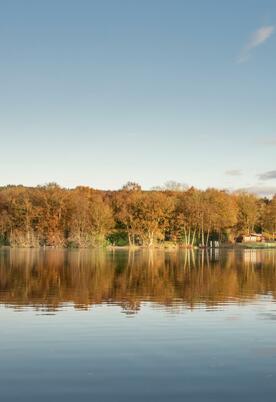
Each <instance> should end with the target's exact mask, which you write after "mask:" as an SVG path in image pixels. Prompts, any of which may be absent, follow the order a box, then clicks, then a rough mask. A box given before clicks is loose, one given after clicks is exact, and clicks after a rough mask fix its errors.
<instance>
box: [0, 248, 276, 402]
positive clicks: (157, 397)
mask: <svg viewBox="0 0 276 402" xmlns="http://www.w3.org/2000/svg"><path fill="white" fill-rule="evenodd" d="M275 300H276V251H273V250H240V251H234V250H214V251H195V252H192V251H185V250H181V251H171V252H170V251H157V250H152V251H146V250H139V251H135V252H128V251H126V250H122V251H121V250H119V251H104V250H98V251H96V250H92V251H91V250H90V251H89V250H81V251H78V250H72V251H66V250H35V249H33V250H24V249H11V250H9V249H0V317H1V330H0V392H1V401H3V402H8V401H20V402H25V401H40V402H41V401H51V402H53V401H54V402H55V401H59V402H60V401H61V402H62V401H66V402H68V401H78V402H82V401H96V402H101V401H103V402H105V401H106V402H109V401H113V402H117V401H118V402H124V401H127V402H130V401H131V402H135V401H139V402H140V401H145V402H154V401H169V402H173V401H189V402H190V401H200V402H201V401H202V402H206V401H212V402H213V401H224V402H225V401H250V402H253V401H266V402H269V401H273V402H274V401H275V400H276V303H275Z"/></svg>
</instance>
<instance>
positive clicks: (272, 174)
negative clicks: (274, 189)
mask: <svg viewBox="0 0 276 402" xmlns="http://www.w3.org/2000/svg"><path fill="white" fill-rule="evenodd" d="M258 177H259V179H260V180H273V179H276V170H270V171H269V172H265V173H261V174H259V175H258Z"/></svg>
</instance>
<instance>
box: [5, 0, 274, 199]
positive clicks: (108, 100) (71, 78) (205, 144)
mask: <svg viewBox="0 0 276 402" xmlns="http://www.w3.org/2000/svg"><path fill="white" fill-rule="evenodd" d="M275 71H276V2H275V0H243V1H240V0H232V1H228V0H185V1H184V0H48V1H43V0H24V2H23V1H22V0H0V149H1V154H0V155H1V156H0V185H6V184H24V185H37V184H45V183H47V182H53V181H54V182H57V183H59V184H60V185H62V186H65V187H75V186H77V185H87V186H91V187H94V188H100V189H117V188H120V187H121V186H122V185H123V184H125V183H126V182H127V181H128V180H131V181H136V182H138V183H140V184H141V185H142V187H143V188H144V189H149V188H151V187H153V186H159V185H162V183H164V182H166V181H168V180H175V181H178V182H181V183H187V184H188V185H193V186H196V187H199V188H207V187H218V188H227V189H230V190H235V189H247V190H249V191H255V192H257V193H259V194H261V195H265V194H269V193H273V192H276V158H275V155H276V113H275V107H276V78H275Z"/></svg>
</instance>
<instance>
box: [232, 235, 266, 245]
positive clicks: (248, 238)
mask: <svg viewBox="0 0 276 402" xmlns="http://www.w3.org/2000/svg"><path fill="white" fill-rule="evenodd" d="M264 241H265V237H264V236H263V235H262V234H261V233H250V234H240V235H239V236H238V237H237V238H236V242H237V243H261V242H264Z"/></svg>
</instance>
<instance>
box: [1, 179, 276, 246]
mask: <svg viewBox="0 0 276 402" xmlns="http://www.w3.org/2000/svg"><path fill="white" fill-rule="evenodd" d="M252 232H257V233H263V235H264V236H265V238H266V239H268V240H275V237H276V195H274V197H273V198H272V199H267V198H259V197H257V196H255V195H252V194H249V193H245V192H237V193H230V192H227V191H224V190H218V189H213V188H210V189H207V190H204V191H203V190H199V189H196V188H193V187H191V188H185V189H179V188H177V187H176V188H174V187H169V188H157V189H154V190H149V191H144V190H142V189H141V187H140V186H139V185H138V184H136V183H132V182H128V183H127V184H126V185H125V186H123V187H122V188H121V189H120V190H117V191H102V190H95V189H93V188H90V187H84V186H79V187H76V188H74V189H67V188H63V187H60V186H59V185H57V184H55V183H50V184H47V185H43V186H37V187H25V186H21V185H20V186H14V185H9V186H5V187H1V188H0V244H1V245H7V246H11V247H16V246H17V247H40V246H49V247H76V248H87V247H102V246H108V245H109V246H130V247H135V246H143V247H153V246H161V245H164V244H165V243H171V244H174V245H179V246H183V247H189V248H192V247H194V246H198V245H201V246H203V247H205V246H207V245H208V244H209V242H210V241H211V240H217V241H219V242H221V243H234V242H235V239H236V238H237V236H238V235H240V234H247V233H248V234H249V233H252Z"/></svg>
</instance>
